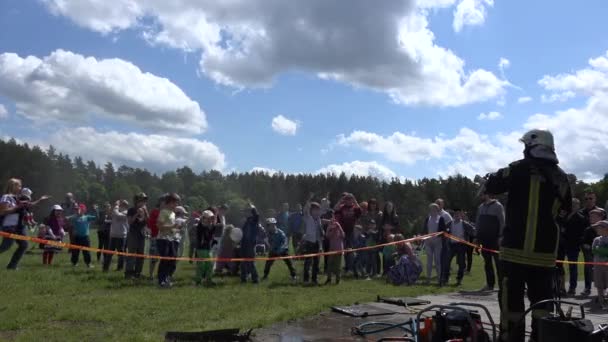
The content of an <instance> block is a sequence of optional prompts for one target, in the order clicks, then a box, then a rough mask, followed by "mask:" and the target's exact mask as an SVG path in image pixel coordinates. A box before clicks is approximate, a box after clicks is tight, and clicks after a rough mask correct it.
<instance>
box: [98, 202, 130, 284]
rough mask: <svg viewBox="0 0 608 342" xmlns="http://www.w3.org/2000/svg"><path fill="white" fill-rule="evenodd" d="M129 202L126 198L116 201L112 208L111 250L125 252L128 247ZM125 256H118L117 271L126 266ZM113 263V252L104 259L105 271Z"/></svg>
mask: <svg viewBox="0 0 608 342" xmlns="http://www.w3.org/2000/svg"><path fill="white" fill-rule="evenodd" d="M128 209H129V202H128V201H126V200H119V201H116V203H115V204H114V209H112V223H111V224H110V251H118V252H124V251H125V248H126V247H127V234H128V232H129V222H128V219H127V211H128ZM124 263H125V257H124V256H123V255H119V256H118V265H117V266H116V271H122V270H123V268H124ZM111 264H112V254H106V255H105V257H104V259H103V271H104V272H108V271H109V270H110V265H111Z"/></svg>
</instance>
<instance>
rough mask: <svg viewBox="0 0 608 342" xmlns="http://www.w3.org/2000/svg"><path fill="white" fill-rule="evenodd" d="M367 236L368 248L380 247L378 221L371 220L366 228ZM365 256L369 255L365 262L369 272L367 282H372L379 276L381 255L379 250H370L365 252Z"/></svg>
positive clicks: (366, 243)
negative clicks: (372, 279)
mask: <svg viewBox="0 0 608 342" xmlns="http://www.w3.org/2000/svg"><path fill="white" fill-rule="evenodd" d="M365 236H366V241H365V245H366V246H367V247H375V246H376V245H378V241H379V232H378V229H377V228H376V221H375V220H373V219H372V220H369V222H368V224H367V227H365ZM365 254H367V256H366V258H365V261H366V265H365V270H366V271H367V276H368V278H367V280H371V278H372V277H375V276H377V275H378V273H379V272H378V262H379V260H378V258H379V253H378V250H377V249H368V250H366V251H365Z"/></svg>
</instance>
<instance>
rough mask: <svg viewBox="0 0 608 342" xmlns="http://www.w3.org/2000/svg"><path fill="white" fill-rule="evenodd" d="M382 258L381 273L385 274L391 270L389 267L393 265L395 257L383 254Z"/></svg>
mask: <svg viewBox="0 0 608 342" xmlns="http://www.w3.org/2000/svg"><path fill="white" fill-rule="evenodd" d="M382 259H383V260H382V266H383V267H384V269H383V271H384V272H383V274H384V275H386V274H388V271H390V270H391V267H393V266H395V258H394V257H393V256H392V255H388V256H384V255H383V257H382Z"/></svg>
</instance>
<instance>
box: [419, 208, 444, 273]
mask: <svg viewBox="0 0 608 342" xmlns="http://www.w3.org/2000/svg"><path fill="white" fill-rule="evenodd" d="M446 228H447V224H446V223H445V219H444V218H443V217H442V216H441V208H440V207H439V205H437V204H436V203H431V204H430V205H429V216H428V217H427V218H426V220H425V221H424V231H425V233H426V234H433V233H437V232H443V231H445V230H446ZM424 249H425V251H426V284H427V285H428V284H430V283H431V277H432V273H433V264H434V266H435V269H436V272H437V278H438V280H439V283H440V285H441V282H442V280H443V279H442V277H441V267H442V265H441V264H442V258H441V257H442V249H443V237H442V236H435V237H432V238H430V239H426V240H425V241H424Z"/></svg>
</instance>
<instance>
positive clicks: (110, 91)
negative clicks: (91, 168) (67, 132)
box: [0, 2, 207, 133]
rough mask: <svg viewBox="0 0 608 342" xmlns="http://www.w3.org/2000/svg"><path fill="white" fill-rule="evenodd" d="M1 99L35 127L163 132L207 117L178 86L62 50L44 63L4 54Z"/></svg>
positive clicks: (118, 63) (194, 129)
mask: <svg viewBox="0 0 608 342" xmlns="http://www.w3.org/2000/svg"><path fill="white" fill-rule="evenodd" d="M77 3H80V2H77ZM0 94H2V95H4V96H6V97H7V98H9V99H11V100H13V101H15V104H16V108H17V110H16V112H17V113H18V114H21V115H23V116H25V117H27V118H29V119H31V120H35V121H36V122H38V123H41V122H42V123H45V122H52V121H55V120H62V121H65V122H70V123H71V122H75V123H84V122H87V121H89V120H88V119H90V117H91V116H92V115H99V116H101V117H106V118H110V119H114V120H120V121H122V122H127V123H130V124H133V125H138V126H141V127H146V128H150V129H154V130H161V131H167V132H169V131H178V132H186V133H201V132H203V131H204V130H205V129H206V128H207V121H206V117H205V113H204V112H203V111H202V110H201V108H200V106H199V105H198V103H196V102H195V101H193V100H191V99H190V98H189V97H188V96H187V95H186V94H184V92H183V91H182V90H181V89H180V88H179V87H178V86H176V85H175V84H173V83H172V82H171V81H169V80H168V79H166V78H162V77H159V76H155V75H153V74H150V73H147V72H143V71H141V70H140V69H139V68H138V67H137V66H135V65H133V64H132V63H130V62H128V61H124V60H121V59H100V60H98V59H95V58H93V57H85V56H82V55H79V54H75V53H72V52H69V51H63V50H57V51H55V52H52V53H51V54H50V55H49V56H46V57H43V58H42V59H40V58H38V57H35V56H28V57H24V58H23V57H20V56H18V55H17V54H14V53H3V54H0Z"/></svg>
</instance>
